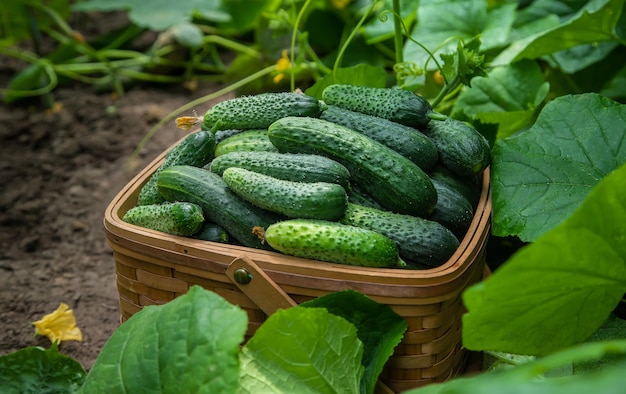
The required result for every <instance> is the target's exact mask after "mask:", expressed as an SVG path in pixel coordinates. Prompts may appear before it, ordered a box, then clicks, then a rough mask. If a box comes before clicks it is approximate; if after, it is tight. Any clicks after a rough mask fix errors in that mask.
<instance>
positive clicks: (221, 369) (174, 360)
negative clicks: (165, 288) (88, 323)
mask: <svg viewBox="0 0 626 394" xmlns="http://www.w3.org/2000/svg"><path fill="white" fill-rule="evenodd" d="M247 325H248V319H247V315H246V312H244V311H243V310H242V309H241V308H239V307H237V306H235V305H232V304H230V303H228V302H227V301H226V300H224V299H223V298H222V297H220V296H219V295H217V294H215V293H212V292H209V291H207V290H204V289H202V288H201V287H199V286H193V287H191V288H190V289H189V291H188V293H186V294H185V295H183V296H180V297H178V298H177V299H175V300H173V301H171V302H169V303H167V304H165V305H160V306H147V307H145V308H144V309H143V310H142V311H140V312H138V313H136V314H135V315H133V316H132V317H131V318H130V319H128V321H127V322H125V323H124V324H122V325H121V326H120V327H119V328H118V329H117V330H116V331H115V332H114V333H113V335H112V336H111V338H110V339H109V340H108V341H107V343H106V344H105V346H104V348H103V349H102V351H101V353H100V355H99V356H98V358H97V359H96V362H95V364H94V366H93V368H92V369H91V371H90V372H89V374H88V375H87V379H86V381H85V384H84V385H83V386H82V387H81V392H83V393H105V392H106V393H128V392H131V393H132V392H135V393H140V392H141V393H147V392H154V393H161V392H163V393H167V392H170V393H229V392H230V393H234V392H235V391H236V389H237V382H238V379H239V368H238V367H239V346H240V344H241V343H242V342H243V339H244V333H245V332H246V328H247Z"/></svg>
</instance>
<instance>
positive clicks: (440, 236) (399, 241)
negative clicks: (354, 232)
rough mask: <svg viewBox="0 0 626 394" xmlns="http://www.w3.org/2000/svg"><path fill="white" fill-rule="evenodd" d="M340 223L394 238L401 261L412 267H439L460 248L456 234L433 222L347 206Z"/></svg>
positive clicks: (372, 209)
mask: <svg viewBox="0 0 626 394" xmlns="http://www.w3.org/2000/svg"><path fill="white" fill-rule="evenodd" d="M340 223H343V224H347V225H351V226H356V227H362V228H366V229H369V230H372V231H376V232H378V233H380V234H383V235H385V236H387V237H388V238H390V239H392V240H393V241H394V242H395V243H396V245H397V247H398V252H399V254H400V258H402V260H404V261H406V262H407V263H409V264H418V265H422V266H427V267H436V266H439V265H441V264H443V263H445V262H446V261H447V260H448V259H449V258H450V256H452V254H453V253H454V252H455V251H456V249H457V248H458V246H459V241H458V240H457V238H456V237H455V236H454V234H453V233H452V232H451V231H450V230H448V229H447V228H445V227H444V226H442V225H441V224H439V223H437V222H434V221H432V220H427V219H423V218H419V217H416V216H411V215H401V214H396V213H392V212H388V211H381V210H379V209H375V208H370V207H365V206H362V205H357V204H352V203H350V204H348V209H347V210H346V214H345V216H344V217H343V218H342V219H340Z"/></svg>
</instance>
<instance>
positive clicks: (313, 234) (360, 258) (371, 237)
mask: <svg viewBox="0 0 626 394" xmlns="http://www.w3.org/2000/svg"><path fill="white" fill-rule="evenodd" d="M265 240H266V241H267V243H268V244H270V246H272V247H273V248H274V249H276V250H278V251H280V252H282V253H284V254H288V255H291V256H297V257H304V258H309V259H313V260H320V261H327V262H331V263H339V264H348V265H358V266H364V267H376V268H395V267H404V266H405V265H406V264H405V263H404V261H402V259H400V257H399V256H398V249H397V246H396V244H395V242H394V241H392V240H391V239H389V238H387V237H385V236H384V235H382V234H379V233H377V232H374V231H371V230H367V229H364V228H360V227H354V226H349V225H344V224H341V223H338V222H333V221H327V220H315V219H289V220H285V221H282V222H278V223H275V224H272V225H270V226H269V227H268V228H267V230H266V231H265Z"/></svg>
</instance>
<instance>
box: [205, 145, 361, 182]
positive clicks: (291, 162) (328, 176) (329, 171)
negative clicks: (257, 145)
mask: <svg viewBox="0 0 626 394" xmlns="http://www.w3.org/2000/svg"><path fill="white" fill-rule="evenodd" d="M229 167H240V168H245V169H247V170H250V171H255V172H260V173H263V174H266V175H270V176H273V177H275V178H279V179H286V180H290V181H297V182H330V183H337V184H339V185H341V186H343V187H344V188H345V189H346V190H348V189H349V187H350V172H349V171H348V169H347V168H346V167H345V166H344V165H343V164H340V163H338V162H336V161H334V160H331V159H329V158H328V157H325V156H320V155H307V154H292V153H279V152H260V151H249V152H231V153H226V154H224V155H220V156H218V157H216V158H215V159H214V160H213V161H212V162H211V165H210V166H209V169H210V170H211V172H215V173H216V174H219V175H222V173H223V172H224V170H225V169H227V168H229Z"/></svg>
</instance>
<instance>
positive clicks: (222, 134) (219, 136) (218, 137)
mask: <svg viewBox="0 0 626 394" xmlns="http://www.w3.org/2000/svg"><path fill="white" fill-rule="evenodd" d="M242 131H244V130H239V129H227V130H218V131H217V132H216V133H215V143H216V144H219V143H220V142H222V141H224V140H225V139H226V138H228V137H230V136H233V135H235V134H239V133H241V132H242Z"/></svg>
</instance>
